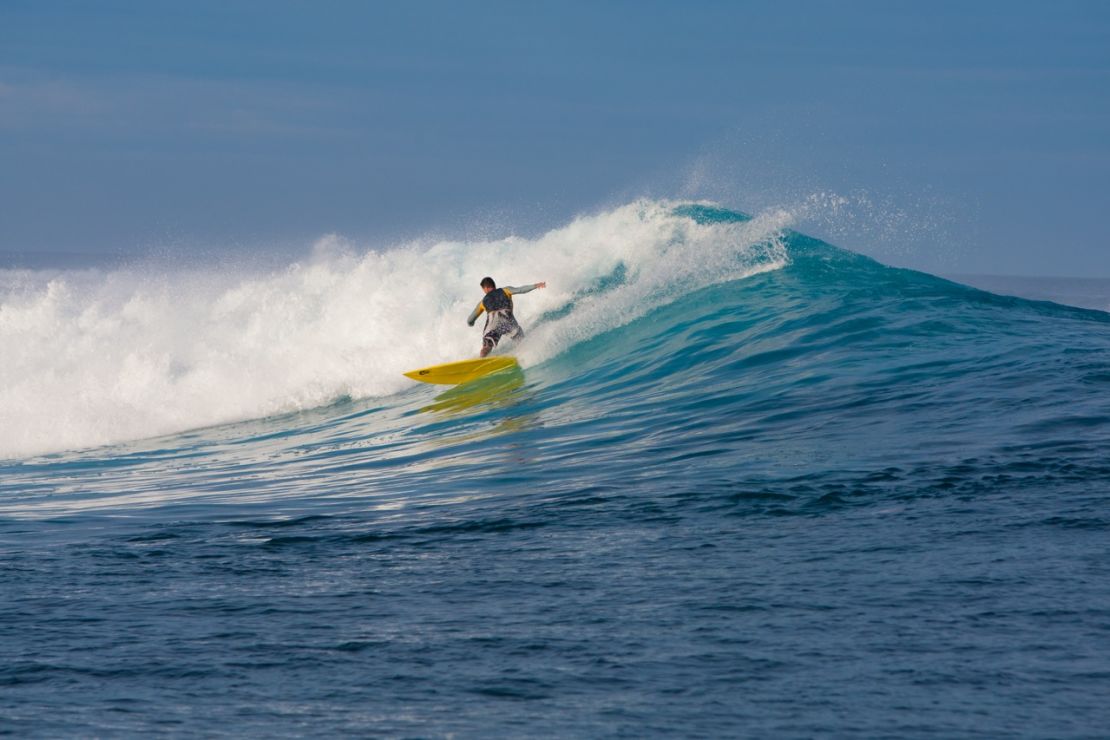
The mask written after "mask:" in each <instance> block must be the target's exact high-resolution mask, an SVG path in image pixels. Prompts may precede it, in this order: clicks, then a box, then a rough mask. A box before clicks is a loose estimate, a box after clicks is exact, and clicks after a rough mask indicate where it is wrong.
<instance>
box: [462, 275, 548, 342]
mask: <svg viewBox="0 0 1110 740" xmlns="http://www.w3.org/2000/svg"><path fill="white" fill-rule="evenodd" d="M481 285H482V290H483V291H484V292H485V294H486V297H485V298H483V299H482V300H481V301H480V302H479V303H478V305H477V307H475V309H474V310H473V311H471V313H470V316H468V317H467V319H466V323H467V325H468V326H474V322H475V321H477V320H478V317H479V316H481V315H482V311H485V312H486V327H485V329H484V332H483V334H482V353H481V355H480V356H481V357H485V356H486V355H488V354H489V353H490V350H492V349H493V348H494V346H495V345H496V344H497V342H498V341H499V340H500V339H501V337H503V336H505V335H506V334H508V335H510V337H511V338H512V339H523V338H524V330H523V329H521V328H520V324H518V323H517V322H516V318H515V317H514V316H513V294H514V293H527V292H529V291H532V290H535V289H536V288H546V287H547V283H535V284H533V285H523V286H520V287H518V288H498V287H497V284H496V283H495V282H493V278H491V277H484V278H482V283H481Z"/></svg>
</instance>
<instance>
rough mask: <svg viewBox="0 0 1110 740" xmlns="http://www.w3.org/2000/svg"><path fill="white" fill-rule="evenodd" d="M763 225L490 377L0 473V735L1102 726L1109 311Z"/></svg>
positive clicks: (1109, 506)
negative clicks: (777, 248)
mask: <svg viewBox="0 0 1110 740" xmlns="http://www.w3.org/2000/svg"><path fill="white" fill-rule="evenodd" d="M684 217H689V218H692V219H694V220H696V221H701V222H704V223H714V222H716V221H721V222H731V221H737V222H739V221H741V220H742V218H741V217H740V216H739V215H737V214H730V213H728V212H724V211H717V210H714V209H709V208H698V209H691V210H689V211H687V212H685V213H684ZM784 240H785V241H784V246H785V249H786V251H787V253H788V264H787V265H786V266H785V267H783V268H782V269H777V270H772V271H769V272H764V273H761V274H756V275H754V276H751V277H747V278H745V279H740V280H726V281H723V282H717V283H713V284H711V285H708V286H706V287H701V288H698V289H694V290H691V291H689V292H686V293H682V294H679V295H676V296H670V297H669V298H668V300H666V301H662V302H660V304H659V305H658V306H656V307H655V308H653V309H652V310H650V311H649V312H648V313H647V314H646V315H642V316H640V317H639V318H637V319H635V320H633V321H632V322H631V323H627V324H625V325H622V326H620V327H618V328H615V329H612V330H609V331H605V332H603V333H601V334H597V335H595V336H592V337H587V338H586V339H584V340H583V341H581V342H579V343H576V344H572V345H571V346H569V347H568V348H567V349H566V350H565V351H561V352H560V353H558V354H556V355H555V356H553V357H551V358H549V359H547V360H545V361H543V362H540V363H539V364H535V365H532V366H526V367H525V370H524V375H523V378H522V382H510V383H503V384H500V385H498V384H495V385H493V386H485V387H479V388H477V389H475V390H474V391H473V392H472V393H470V392H463V393H462V395H461V396H458V395H456V396H454V397H448V398H447V399H440V400H439V401H438V402H437V400H436V395H437V391H436V389H434V388H431V387H427V386H420V387H411V388H409V389H407V390H405V391H403V392H401V393H400V394H397V395H391V396H385V397H377V398H365V399H361V400H360V399H358V398H342V399H340V400H338V401H337V402H335V403H333V404H332V405H329V406H324V407H321V408H315V409H309V410H305V411H302V412H299V413H290V414H285V415H279V416H271V417H268V418H265V419H262V420H257V421H248V422H242V423H238V424H231V425H222V426H215V427H210V428H205V429H201V430H196V431H192V432H187V433H183V434H177V435H173V436H168V437H162V438H157V439H153V440H146V441H138V442H130V443H125V444H118V445H115V446H111V447H101V448H96V449H92V450H87V451H83V452H59V453H52V454H42V455H38V456H24V457H18V458H13V459H9V460H7V461H5V462H3V463H0V487H2V494H0V594H2V595H3V600H2V602H0V732H9V733H12V734H16V735H20V736H24V735H29V736H58V735H66V736H130V735H148V734H151V733H166V734H183V735H194V734H195V735H224V734H237V735H238V734H251V735H264V736H285V735H308V734H311V735H335V734H347V735H352V734H353V735H383V736H403V737H413V736H417V737H424V736H447V735H453V736H463V737H472V736H588V737H596V736H628V737H642V736H658V735H678V736H684V737H721V736H767V735H775V736H806V737H811V736H866V737H876V736H883V737H919V736H941V737H977V736H983V737H998V736H1003V735H1019V736H1035V737H1098V736H1105V735H1106V733H1107V728H1108V727H1110V701H1108V697H1110V658H1108V657H1107V656H1108V655H1110V454H1108V453H1110V396H1108V392H1110V315H1108V314H1105V313H1101V312H1097V311H1088V310H1082V309H1075V308H1067V307H1063V306H1059V305H1055V304H1051V303H1041V302H1031V301H1025V300H1021V299H1017V298H1003V297H998V296H994V295H991V294H989V293H985V292H980V291H977V290H973V289H970V288H966V287H963V286H961V285H958V284H955V283H952V282H947V281H944V280H941V279H938V278H934V277H931V276H928V275H924V274H921V273H917V272H912V271H906V270H896V269H891V268H888V267H884V266H882V265H880V264H878V263H875V262H873V261H871V260H868V259H866V258H863V257H860V256H857V255H854V254H851V253H849V252H845V251H842V250H839V249H836V248H834V247H831V246H829V245H827V244H824V243H821V242H818V241H815V240H812V239H809V238H807V237H804V236H801V235H798V234H794V233H787V234H786V235H785V236H784ZM629 279H631V278H629V277H628V276H627V275H625V274H623V273H621V272H620V271H616V272H614V273H613V274H611V275H609V276H608V277H607V278H606V280H608V281H609V282H604V281H600V282H599V283H598V284H597V285H595V286H594V287H593V288H589V286H585V287H584V288H583V290H582V291H580V293H579V294H578V296H577V298H575V299H574V301H584V302H588V301H589V300H590V296H591V290H597V291H606V290H611V289H612V287H613V284H614V283H620V282H621V281H627V280H629ZM574 301H571V302H569V303H568V304H567V305H566V306H564V307H562V308H559V309H557V310H552V311H550V312H548V313H546V314H544V315H543V316H542V317H538V318H537V319H536V320H535V321H534V322H533V324H534V326H532V327H530V328H534V329H536V330H537V331H536V334H537V336H543V334H542V329H543V325H544V323H545V322H555V321H558V320H559V319H560V318H561V317H562V316H564V315H566V313H567V312H572V311H574V309H575V306H574V305H573V303H574Z"/></svg>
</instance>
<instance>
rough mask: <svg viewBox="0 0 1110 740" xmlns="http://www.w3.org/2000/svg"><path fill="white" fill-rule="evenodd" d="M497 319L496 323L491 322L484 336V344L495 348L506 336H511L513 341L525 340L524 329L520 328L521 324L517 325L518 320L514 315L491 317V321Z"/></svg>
mask: <svg viewBox="0 0 1110 740" xmlns="http://www.w3.org/2000/svg"><path fill="white" fill-rule="evenodd" d="M497 313H498V314H500V313H501V312H500V311H498V312H497ZM495 318H496V321H490V323H489V326H488V327H487V329H486V333H485V334H483V335H482V344H488V345H489V346H490V347H494V346H496V345H497V343H498V342H499V341H501V337H503V336H505V335H506V334H508V335H510V336H511V337H512V338H513V339H523V338H524V329H521V328H520V324H518V323H516V319H515V318H513V315H512V314H502V315H500V316H495V315H490V319H495Z"/></svg>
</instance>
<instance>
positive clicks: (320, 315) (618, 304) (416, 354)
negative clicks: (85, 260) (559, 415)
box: [0, 201, 793, 458]
mask: <svg viewBox="0 0 1110 740" xmlns="http://www.w3.org/2000/svg"><path fill="white" fill-rule="evenodd" d="M792 221H793V217H792V215H791V214H790V213H789V212H787V211H784V210H780V211H771V212H767V213H763V214H759V215H757V216H755V217H754V218H749V217H748V216H745V215H743V214H739V213H734V212H730V211H726V210H723V209H718V208H715V207H713V206H711V205H708V204H689V203H687V204H676V203H671V202H663V201H637V202H634V203H630V204H627V205H625V206H622V207H619V208H615V209H613V210H610V211H606V212H603V213H600V214H595V215H589V216H582V217H579V218H577V219H575V220H574V221H573V222H571V223H570V224H568V225H567V226H565V227H563V228H560V229H556V230H553V231H551V232H549V233H546V234H543V235H541V236H539V237H538V238H534V239H526V238H521V237H515V236H514V237H508V238H504V239H497V240H489V241H469V242H467V241H413V242H409V243H404V244H398V245H396V246H394V247H392V248H390V249H386V250H381V251H366V252H364V253H359V251H358V249H357V247H356V246H355V245H353V244H351V243H349V242H347V241H345V240H343V239H341V238H339V237H336V236H328V237H325V238H323V239H321V240H319V242H317V243H316V244H315V245H314V247H313V251H312V254H311V255H309V256H308V257H307V258H306V259H305V260H303V261H300V262H296V263H294V264H290V265H287V266H285V267H284V268H282V269H278V270H264V271H255V270H251V269H250V268H249V267H242V266H240V267H237V268H234V269H229V268H228V267H227V266H225V265H192V266H187V267H179V268H175V269H167V268H164V267H156V266H150V265H145V266H134V267H120V268H115V269H109V270H69V271H49V270H22V271H17V270H8V271H2V272H0V418H2V419H3V420H4V423H3V424H2V425H0V455H2V456H6V457H15V458H18V457H22V456H27V455H33V454H39V453H46V452H51V451H60V450H68V449H78V448H87V447H94V446H99V445H105V444H111V443H117V442H122V441H126V440H134V439H140V438H149V437H152V436H158V435H164V434H169V433H174V432H180V431H183V430H188V429H193V428H198V427H205V426H211V425H218V424H223V423H227V422H232V421H236V420H244V419H255V418H261V417H267V416H271V415H275V414H281V413H284V412H290V411H295V410H299V409H309V408H315V407H319V406H323V405H326V404H328V403H332V402H334V401H336V400H337V399H341V398H374V397H384V396H388V395H390V394H393V393H396V392H398V391H400V390H402V389H404V388H405V387H406V386H407V384H408V382H409V381H407V380H406V379H404V378H403V377H402V376H401V374H400V373H401V372H402V371H403V370H407V369H411V368H412V367H418V366H421V365H427V364H433V363H437V362H446V361H450V360H453V359H458V358H461V357H468V356H472V355H474V354H476V351H477V348H478V346H479V340H480V338H479V336H478V330H477V329H473V330H468V328H467V327H466V325H465V324H464V323H463V319H464V318H465V316H466V315H467V314H468V313H469V312H470V310H471V309H472V308H473V306H474V304H475V303H476V302H477V299H478V298H479V297H480V291H479V290H478V282H479V280H480V279H481V278H482V277H483V276H484V275H493V276H494V277H495V278H496V279H497V280H498V281H499V282H500V283H502V284H507V285H513V284H520V283H527V282H533V281H540V280H544V281H547V283H548V289H547V290H544V291H536V292H534V293H531V294H529V295H527V296H525V297H522V298H521V299H520V300H519V301H518V307H517V313H518V315H519V317H520V319H521V322H522V323H523V324H524V325H525V326H526V327H528V329H529V338H528V341H527V342H526V343H525V344H523V345H522V346H521V347H520V348H519V351H518V353H517V354H518V356H519V357H520V359H521V362H522V364H523V365H524V366H525V367H529V366H533V365H536V364H539V363H542V362H544V361H546V360H549V359H551V358H554V357H557V356H559V355H561V354H563V353H565V352H567V351H568V350H569V349H570V348H572V347H574V346H576V345H579V344H581V343H583V342H587V341H589V340H590V339H592V338H595V337H597V336H599V335H601V334H603V333H605V332H608V331H611V330H613V329H615V328H617V327H620V326H623V325H626V324H628V323H629V322H631V321H634V320H635V319H637V318H639V317H642V316H644V315H647V314H648V313H650V312H651V311H653V310H655V309H657V308H658V307H660V306H664V305H667V304H668V303H671V302H673V301H675V300H677V299H679V298H680V297H682V296H684V295H688V294H690V293H691V292H695V291H698V290H700V289H703V288H705V287H706V286H709V285H714V284H720V283H724V282H728V281H732V280H737V279H742V278H744V277H747V276H751V275H754V274H758V273H760V272H764V271H767V270H775V269H780V268H782V267H783V266H784V265H786V264H787V262H788V256H787V249H786V246H785V243H784V241H783V238H784V234H785V233H786V230H787V229H788V227H789V226H790V225H791V223H792Z"/></svg>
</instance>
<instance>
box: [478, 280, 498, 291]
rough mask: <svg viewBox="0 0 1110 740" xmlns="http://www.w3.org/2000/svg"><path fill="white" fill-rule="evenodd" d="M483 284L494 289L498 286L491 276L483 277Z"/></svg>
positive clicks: (484, 286)
mask: <svg viewBox="0 0 1110 740" xmlns="http://www.w3.org/2000/svg"><path fill="white" fill-rule="evenodd" d="M481 285H482V287H483V288H489V289H490V290H493V289H494V288H496V287H497V283H495V282H493V278H491V277H484V278H482V283H481Z"/></svg>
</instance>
